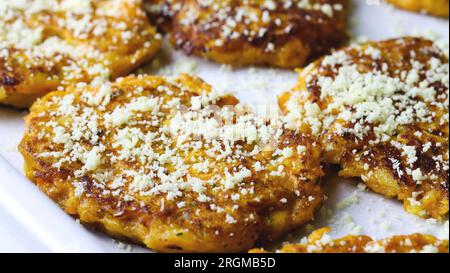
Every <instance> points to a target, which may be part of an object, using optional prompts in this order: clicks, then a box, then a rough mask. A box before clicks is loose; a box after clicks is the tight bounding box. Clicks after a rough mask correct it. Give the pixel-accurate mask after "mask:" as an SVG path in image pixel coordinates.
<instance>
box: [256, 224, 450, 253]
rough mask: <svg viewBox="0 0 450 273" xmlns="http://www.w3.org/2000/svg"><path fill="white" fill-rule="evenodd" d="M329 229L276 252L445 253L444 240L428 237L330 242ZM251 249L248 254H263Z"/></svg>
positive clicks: (356, 238) (345, 239)
mask: <svg viewBox="0 0 450 273" xmlns="http://www.w3.org/2000/svg"><path fill="white" fill-rule="evenodd" d="M329 231H330V230H329V228H322V229H318V230H316V231H314V232H313V233H311V235H309V236H308V238H307V239H306V240H305V242H302V243H300V244H288V245H285V246H283V247H282V248H281V249H280V250H278V251H277V252H278V253H448V252H449V247H448V240H438V239H437V238H435V237H434V236H432V235H423V234H412V235H400V236H393V237H390V238H387V239H383V240H379V241H375V240H373V239H372V238H370V237H368V236H354V235H349V236H345V237H343V238H340V239H337V240H333V239H331V238H330V236H329V235H328V234H327V233H329ZM264 252H265V251H264V250H263V249H252V250H250V253H264Z"/></svg>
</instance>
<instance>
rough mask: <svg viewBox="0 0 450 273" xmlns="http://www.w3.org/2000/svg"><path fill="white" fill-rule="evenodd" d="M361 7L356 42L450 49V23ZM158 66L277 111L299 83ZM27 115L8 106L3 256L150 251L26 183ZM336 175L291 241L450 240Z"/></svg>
mask: <svg viewBox="0 0 450 273" xmlns="http://www.w3.org/2000/svg"><path fill="white" fill-rule="evenodd" d="M353 2H354V5H353V8H352V11H351V13H352V15H351V16H352V19H351V23H350V24H351V30H352V33H353V34H354V37H355V38H358V37H361V36H364V37H367V38H369V39H375V40H377V39H384V38H392V37H398V36H402V35H406V34H411V35H426V36H427V37H430V36H432V37H435V38H439V43H440V44H442V45H445V44H448V39H449V33H448V27H449V22H448V20H447V19H438V18H433V17H430V16H426V15H421V14H413V13H409V12H405V11H400V10H396V9H394V8H392V7H390V6H387V5H386V4H382V3H380V2H381V1H378V0H353ZM447 48H448V47H447ZM447 50H448V49H447ZM158 63H159V65H158ZM151 67H152V68H150V67H149V68H147V69H146V70H145V71H147V72H149V73H158V74H177V73H180V72H191V73H196V74H198V75H199V76H200V77H202V78H203V79H204V80H206V81H207V82H209V83H210V84H212V85H213V86H214V87H216V88H218V89H222V90H227V91H234V92H236V95H237V96H238V98H239V99H241V101H243V102H248V103H252V104H257V105H269V104H270V105H272V106H274V105H275V103H276V95H277V94H279V93H281V92H283V91H286V90H289V89H290V88H291V87H293V86H294V85H295V82H296V74H295V73H294V72H290V71H280V70H274V69H263V68H247V69H236V70H231V69H230V68H227V67H224V66H221V65H217V64H213V63H209V62H205V61H202V60H199V59H197V58H189V57H186V56H184V55H183V54H182V53H173V52H172V51H171V50H170V49H169V48H168V47H167V48H165V50H164V51H162V52H161V54H160V56H159V57H158V59H157V62H154V65H153V66H151ZM155 67H157V68H155ZM25 115H26V113H25V112H23V111H18V110H14V109H10V108H5V107H0V251H19V252H23V251H27V252H28V251H32V252H58V251H93V252H104V251H106V252H122V251H133V252H138V251H147V250H145V249H142V248H140V247H138V246H131V245H127V244H123V243H120V242H117V241H114V240H112V239H111V238H109V237H107V236H104V235H102V234H98V233H96V232H92V231H90V230H87V229H85V228H84V227H82V226H81V225H79V224H78V223H77V222H76V221H75V220H73V219H72V218H70V217H69V216H67V215H65V213H64V212H62V211H61V210H60V209H59V208H58V207H57V206H56V205H55V204H54V203H53V202H52V201H50V200H49V199H48V198H47V197H46V196H44V194H42V193H41V192H40V191H39V190H38V189H37V188H36V187H35V186H34V185H33V184H32V183H31V182H29V181H27V180H26V179H25V178H24V177H23V174H22V173H23V172H22V163H23V161H22V158H21V156H20V154H19V153H18V152H17V148H16V147H17V145H18V143H19V141H20V139H21V137H22V135H23V131H24V122H23V117H24V116H25ZM334 173H335V172H334ZM334 173H333V172H332V174H330V175H329V176H328V177H326V178H325V179H324V180H323V183H324V184H325V185H326V186H325V188H326V192H327V194H328V196H329V199H328V201H327V202H326V204H325V206H324V207H323V208H322V210H321V211H320V212H318V213H317V217H316V220H315V221H313V222H312V224H311V225H310V226H308V227H306V228H303V229H301V230H299V231H298V232H296V233H295V234H293V235H291V236H287V237H286V238H284V239H283V240H289V241H291V242H295V241H297V240H299V238H301V237H302V236H304V235H305V234H307V232H308V231H309V230H310V229H312V228H319V227H323V226H330V227H331V228H332V229H333V233H332V236H333V237H335V236H342V235H346V234H348V233H363V234H367V235H371V236H374V237H375V238H383V237H386V236H389V235H393V234H408V233H414V232H424V233H431V234H434V235H436V236H438V237H440V238H448V233H449V228H448V218H447V219H446V220H444V221H443V222H441V223H437V222H434V221H430V220H429V221H425V220H423V219H420V218H418V217H416V216H413V215H410V214H407V213H406V212H404V211H403V208H402V204H401V203H400V202H398V201H396V200H386V199H385V198H383V197H381V196H379V195H376V194H374V193H371V192H368V191H367V190H363V189H362V188H361V187H358V184H359V182H360V181H358V180H356V179H355V180H347V181H345V180H342V179H339V178H337V177H335V174H334ZM359 186H361V184H360V185H359Z"/></svg>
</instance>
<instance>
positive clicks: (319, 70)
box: [280, 38, 449, 219]
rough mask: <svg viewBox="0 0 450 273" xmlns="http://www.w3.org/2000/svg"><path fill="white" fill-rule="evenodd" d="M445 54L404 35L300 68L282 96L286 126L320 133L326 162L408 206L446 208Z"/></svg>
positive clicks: (438, 211)
mask: <svg viewBox="0 0 450 273" xmlns="http://www.w3.org/2000/svg"><path fill="white" fill-rule="evenodd" d="M448 73H449V71H448V59H447V57H446V56H445V55H444V54H443V53H442V52H441V50H440V49H439V48H438V47H437V46H436V45H435V44H433V42H431V41H428V40H424V39H420V38H402V39H393V40H387V41H383V42H369V43H366V44H362V45H356V46H351V47H349V48H346V49H343V50H340V51H337V52H335V53H334V54H332V55H330V56H327V57H325V58H323V59H322V60H320V61H318V62H316V63H314V64H312V65H311V66H309V67H307V68H306V69H304V70H303V71H301V72H300V83H299V85H298V86H297V88H296V89H295V90H294V91H292V92H288V93H286V94H284V95H282V96H281V97H280V105H281V107H282V108H283V111H284V112H285V113H286V114H287V117H286V118H287V120H288V122H289V124H290V125H289V126H290V127H293V128H295V127H296V122H297V121H299V120H302V121H307V122H308V123H309V124H310V125H311V126H312V128H313V129H314V132H313V133H316V134H321V135H322V136H323V137H322V142H323V148H324V160H325V161H326V162H328V163H332V164H339V165H340V166H341V168H342V170H341V171H340V172H339V175H340V176H342V177H361V178H362V180H363V181H365V182H366V183H367V185H368V186H369V187H370V188H371V189H372V190H374V191H375V192H378V193H381V194H383V195H385V196H387V197H389V198H391V197H397V198H398V199H399V200H403V201H404V206H405V209H406V210H407V211H408V212H410V213H413V214H417V215H420V216H422V217H430V216H431V217H434V218H437V219H440V218H442V216H444V215H446V214H447V213H448V209H449V208H448V206H449V203H448V186H449V181H448V170H449V162H448V160H449V154H448V146H449V145H448V142H449V134H448V130H449V128H448V126H449V124H448V118H449V112H448V111H449V108H448V107H449V105H448V99H449V76H448Z"/></svg>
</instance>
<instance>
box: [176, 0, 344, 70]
mask: <svg viewBox="0 0 450 273" xmlns="http://www.w3.org/2000/svg"><path fill="white" fill-rule="evenodd" d="M219 2H222V3H227V4H226V5H225V6H226V8H227V9H228V10H229V11H228V12H226V14H227V16H224V17H223V18H224V19H219V18H217V17H215V15H216V14H217V13H218V11H216V10H214V9H213V7H209V8H206V7H201V6H200V4H199V3H198V1H197V0H189V1H184V2H183V5H182V7H181V8H180V9H178V10H176V12H174V14H175V15H174V16H173V26H172V34H171V42H172V44H173V45H174V46H175V47H176V48H178V49H181V50H183V51H184V52H185V53H187V54H189V55H191V54H192V55H199V56H202V57H205V58H208V59H211V60H213V61H216V62H219V63H225V64H231V65H238V66H241V65H272V66H278V67H283V68H295V67H300V66H302V65H303V64H304V63H305V62H306V60H307V59H310V58H315V57H317V56H320V55H322V54H324V53H326V52H329V51H330V49H331V48H336V47H339V46H341V45H342V44H343V43H345V42H346V41H347V35H346V29H345V28H346V12H345V7H344V10H343V11H340V12H335V14H334V16H333V17H331V18H330V17H328V16H327V15H325V14H324V13H322V12H320V11H310V10H305V9H301V8H298V7H297V6H296V4H293V5H292V7H290V8H289V9H284V8H282V7H281V4H280V3H278V4H277V5H278V7H277V9H276V10H273V11H270V14H271V18H272V19H271V20H272V22H271V23H270V26H268V27H264V29H265V30H266V31H265V34H264V35H263V36H262V37H261V36H258V37H253V36H249V35H246V34H245V31H247V30H249V31H252V30H253V31H259V27H261V26H259V27H258V28H257V27H256V26H252V27H249V28H247V27H246V26H245V25H242V26H239V27H238V30H237V32H238V33H239V34H240V37H239V38H233V39H232V38H230V37H227V38H225V40H224V41H223V43H222V45H217V44H215V41H216V40H217V39H219V38H221V31H222V29H223V28H224V26H225V25H226V20H227V18H228V19H229V18H235V16H236V13H237V10H238V8H241V7H250V8H251V9H253V10H255V11H257V12H262V11H268V9H264V8H262V7H261V5H262V4H261V1H259V2H258V1H251V4H249V5H246V4H243V3H242V2H243V1H236V0H232V1H219ZM313 2H315V3H316V2H317V3H321V4H324V3H329V4H330V5H334V4H343V5H344V6H345V5H346V1H345V0H324V1H313ZM192 10H195V11H197V12H198V13H199V14H200V17H199V19H196V21H194V22H192V23H189V24H185V20H189V19H190V18H189V17H190V16H191V14H190V12H191V11H192ZM221 15H222V14H221ZM221 18H222V17H221ZM273 18H278V19H281V21H282V24H281V25H280V26H277V24H276V23H275V20H274V19H273ZM287 26H289V31H285V29H286V27H287ZM269 45H273V46H274V48H275V49H274V50H273V51H271V52H269V51H267V48H268V47H269Z"/></svg>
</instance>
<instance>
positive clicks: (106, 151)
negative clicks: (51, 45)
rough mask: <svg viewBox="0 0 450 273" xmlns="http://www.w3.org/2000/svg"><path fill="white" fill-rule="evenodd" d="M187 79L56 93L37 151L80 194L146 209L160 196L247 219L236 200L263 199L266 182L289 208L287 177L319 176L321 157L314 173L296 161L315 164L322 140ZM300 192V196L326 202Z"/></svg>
mask: <svg viewBox="0 0 450 273" xmlns="http://www.w3.org/2000/svg"><path fill="white" fill-rule="evenodd" d="M184 77H185V78H166V79H163V78H157V77H149V76H139V77H138V78H136V80H134V81H140V82H141V83H140V84H135V83H133V79H134V78H133V77H130V78H124V79H120V80H119V81H118V82H117V83H113V84H110V83H106V84H103V85H102V86H100V87H98V88H94V87H89V86H87V87H77V88H76V89H75V90H73V92H67V93H63V94H62V95H59V96H54V97H53V98H52V99H51V100H50V101H47V102H45V105H46V109H49V110H47V111H45V112H42V113H40V114H39V117H38V118H37V120H36V121H35V122H36V124H37V125H38V126H42V130H40V131H41V132H42V133H40V134H39V138H40V139H41V140H42V141H43V142H44V143H46V142H48V143H53V144H52V145H48V147H44V151H42V150H40V151H38V152H37V153H36V154H35V156H36V157H37V158H39V159H40V160H45V161H49V162H52V168H55V169H57V170H60V171H61V170H73V174H72V175H71V177H70V181H73V182H72V185H73V186H74V187H75V188H76V194H77V196H87V197H89V196H100V197H101V198H109V197H112V198H114V199H115V200H122V201H119V202H118V203H116V204H115V205H117V206H120V203H121V202H124V201H125V202H132V203H133V202H135V203H133V204H134V205H135V206H137V207H141V206H143V207H146V206H149V203H148V202H147V203H146V202H142V203H141V202H138V200H146V198H157V199H158V201H155V202H152V203H154V204H152V206H154V205H155V204H160V207H159V208H158V209H157V211H165V210H168V209H169V210H170V208H171V206H174V205H176V206H177V209H190V208H191V207H192V206H193V204H196V203H198V204H204V205H205V206H207V207H208V208H210V209H211V210H213V211H216V212H217V213H221V214H222V215H223V217H224V219H225V222H227V223H229V224H235V223H237V222H238V219H241V220H242V217H239V214H238V210H239V209H240V205H243V204H245V202H253V203H255V204H256V203H260V202H262V201H263V200H266V199H267V198H268V197H266V196H265V194H264V192H265V191H266V187H267V188H271V189H272V191H273V192H272V193H271V194H273V195H274V196H273V197H271V198H273V200H274V201H273V202H274V203H276V204H278V205H280V206H284V205H289V203H290V202H291V201H292V198H293V195H294V194H293V193H291V192H289V191H286V189H285V188H284V187H283V186H282V185H283V183H286V182H283V181H287V179H288V178H287V177H289V176H290V175H296V176H298V177H299V178H300V179H302V181H304V183H307V181H308V180H310V179H311V180H314V179H315V176H314V174H313V172H319V173H321V171H320V165H319V163H318V160H317V161H316V163H317V166H315V167H316V168H317V169H316V170H315V171H310V170H308V169H306V168H305V169H304V170H303V169H301V168H300V166H301V165H305V164H309V163H308V162H310V161H311V162H314V159H313V158H312V157H314V156H315V155H313V154H312V151H313V150H312V149H314V150H316V149H318V147H316V145H317V143H315V142H311V141H310V142H309V143H297V142H294V143H291V142H290V140H289V139H288V140H286V141H285V140H283V139H284V136H285V134H286V129H285V128H284V124H283V123H282V121H281V120H280V119H270V120H269V119H267V117H260V116H257V115H255V114H253V112H252V110H251V109H250V108H249V107H248V106H245V105H241V104H237V105H235V106H234V107H219V106H218V105H217V104H216V103H217V102H219V101H220V100H223V99H226V98H227V97H228V96H226V95H224V94H219V93H218V92H216V91H215V90H209V88H205V89H200V90H196V89H194V90H192V89H190V88H187V87H184V85H183V82H182V81H183V79H184V80H186V77H187V76H184ZM188 80H189V81H192V79H191V78H189V79H188ZM130 82H131V83H130ZM142 82H143V83H144V84H142ZM200 87H202V86H200ZM74 94H82V95H81V96H80V97H77V96H75V95H74ZM45 117H47V118H45ZM279 145H283V147H280V146H279ZM316 155H318V152H316ZM316 159H317V158H316ZM292 162H297V163H292ZM291 164H293V166H297V167H296V168H300V170H298V169H294V170H292V167H291ZM311 164H312V163H311ZM308 172H310V174H308ZM86 177H89V179H86ZM272 183H273V184H272ZM277 183H281V184H277ZM300 189H301V188H300ZM300 189H297V188H296V193H297V197H296V198H305V199H306V200H311V202H317V201H314V200H316V198H319V199H321V197H320V196H319V197H317V196H309V193H307V192H300ZM160 200H161V201H160ZM246 200H248V201H246ZM266 201H267V200H266ZM305 202H308V201H305ZM230 204H231V205H230ZM246 219H247V220H246V221H255V217H254V216H251V215H246Z"/></svg>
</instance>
